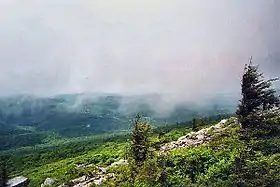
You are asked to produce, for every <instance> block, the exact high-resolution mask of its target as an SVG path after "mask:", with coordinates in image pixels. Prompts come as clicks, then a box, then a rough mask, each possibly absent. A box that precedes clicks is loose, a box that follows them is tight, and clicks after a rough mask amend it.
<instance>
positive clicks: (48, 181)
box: [41, 178, 55, 187]
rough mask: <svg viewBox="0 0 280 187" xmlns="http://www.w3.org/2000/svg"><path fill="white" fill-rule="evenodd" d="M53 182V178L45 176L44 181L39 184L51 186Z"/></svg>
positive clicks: (43, 186)
mask: <svg viewBox="0 0 280 187" xmlns="http://www.w3.org/2000/svg"><path fill="white" fill-rule="evenodd" d="M54 183H55V179H53V178H46V180H45V182H44V183H43V184H41V187H45V186H51V185H53V184H54Z"/></svg>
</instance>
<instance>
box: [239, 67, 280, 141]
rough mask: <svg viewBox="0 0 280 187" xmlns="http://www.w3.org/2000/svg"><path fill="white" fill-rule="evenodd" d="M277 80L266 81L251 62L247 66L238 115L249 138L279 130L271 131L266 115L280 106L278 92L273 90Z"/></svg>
mask: <svg viewBox="0 0 280 187" xmlns="http://www.w3.org/2000/svg"><path fill="white" fill-rule="evenodd" d="M275 80H277V79H270V80H268V81H266V80H264V77H263V74H262V73H260V72H259V69H258V66H253V65H252V63H251V62H250V64H249V65H245V70H244V74H243V77H242V85H241V92H242V99H241V101H240V104H239V106H238V109H237V112H236V114H237V115H238V117H239V120H240V122H241V124H242V127H243V129H245V130H246V134H245V135H246V136H247V137H248V136H261V135H262V134H264V135H268V134H270V133H271V132H273V131H274V130H277V129H275V128H274V129H271V126H270V125H268V124H267V123H266V118H267V116H266V115H265V113H267V112H268V111H270V110H271V109H273V108H274V107H278V106H279V104H280V100H279V97H278V96H276V90H275V89H272V88H271V86H272V82H273V81H275ZM258 130H260V131H259V132H258Z"/></svg>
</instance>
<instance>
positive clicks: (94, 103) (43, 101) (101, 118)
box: [0, 94, 235, 150]
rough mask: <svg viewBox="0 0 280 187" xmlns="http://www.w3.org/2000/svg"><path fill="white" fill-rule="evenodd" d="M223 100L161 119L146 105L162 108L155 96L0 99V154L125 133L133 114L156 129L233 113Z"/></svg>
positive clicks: (178, 108)
mask: <svg viewBox="0 0 280 187" xmlns="http://www.w3.org/2000/svg"><path fill="white" fill-rule="evenodd" d="M217 97H218V96H217ZM223 97H224V98H225V99H224V100H221V101H220V102H214V99H215V98H213V99H211V98H210V99H209V100H207V101H205V103H201V104H200V105H198V106H196V105H195V104H193V103H181V104H180V105H176V106H175V107H174V108H171V110H170V111H169V112H168V113H165V114H164V115H163V114H161V113H160V110H161V109H162V110H163V109H164V108H161V109H159V110H156V108H154V107H153V106H152V105H151V104H149V103H160V102H162V105H163V107H165V106H164V102H163V101H161V99H160V97H159V96H158V95H140V96H130V97H129V96H119V95H104V94H103V95H100V94H73V95H59V96H54V97H51V98H47V97H46V98H41V97H35V96H30V95H21V96H14V97H7V98H0V127H1V128H0V135H1V137H0V150H7V149H11V148H16V147H23V146H33V145H36V144H44V143H48V142H50V141H55V140H58V139H65V138H73V137H81V136H90V135H93V134H95V135H96V134H102V133H112V132H119V131H127V130H129V128H130V119H131V118H132V117H133V116H135V114H136V113H137V112H141V113H142V114H143V115H144V116H145V117H148V118H149V119H150V120H152V122H153V124H155V125H157V126H160V125H163V124H165V123H168V124H173V123H176V122H184V121H188V120H191V119H192V118H194V117H202V118H203V117H209V116H211V115H219V114H220V115H224V114H229V113H232V112H233V111H234V108H235V103H234V102H232V101H231V102H228V101H230V99H231V97H229V96H227V95H223ZM166 108H168V106H167V105H166Z"/></svg>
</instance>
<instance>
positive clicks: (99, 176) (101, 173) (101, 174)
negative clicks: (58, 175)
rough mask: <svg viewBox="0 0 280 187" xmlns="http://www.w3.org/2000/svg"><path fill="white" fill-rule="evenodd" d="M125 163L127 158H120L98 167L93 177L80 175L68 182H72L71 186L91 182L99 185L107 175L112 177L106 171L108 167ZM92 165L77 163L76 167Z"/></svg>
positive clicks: (87, 185)
mask: <svg viewBox="0 0 280 187" xmlns="http://www.w3.org/2000/svg"><path fill="white" fill-rule="evenodd" d="M123 164H127V160H124V159H121V160H119V161H117V162H114V163H112V164H111V165H109V166H107V167H98V171H97V173H96V174H95V175H94V176H93V177H88V176H82V177H79V178H76V179H74V180H71V181H70V183H72V184H73V185H72V186H73V187H90V186H92V185H93V184H96V185H101V184H102V183H103V182H104V181H105V180H106V179H107V178H108V177H114V174H113V173H107V171H108V169H109V168H111V167H114V166H117V165H123ZM90 166H92V165H88V166H86V165H79V166H77V168H80V169H84V168H87V167H90ZM59 187H67V185H66V184H62V185H60V186H59Z"/></svg>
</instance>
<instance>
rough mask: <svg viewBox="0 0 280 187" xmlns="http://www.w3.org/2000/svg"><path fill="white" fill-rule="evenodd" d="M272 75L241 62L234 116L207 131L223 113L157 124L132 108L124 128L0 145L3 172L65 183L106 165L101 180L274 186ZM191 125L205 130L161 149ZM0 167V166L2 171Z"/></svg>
mask: <svg viewBox="0 0 280 187" xmlns="http://www.w3.org/2000/svg"><path fill="white" fill-rule="evenodd" d="M275 80H276V79H271V80H268V81H265V80H264V78H263V76H262V74H261V73H259V70H258V67H257V66H253V65H252V64H251V63H250V64H249V65H246V66H245V71H244V74H243V79H242V90H241V91H242V98H241V100H240V104H239V105H238V109H237V112H236V117H237V119H238V122H237V120H236V119H235V118H229V119H228V120H227V121H226V122H223V123H224V124H223V126H222V125H221V124H222V123H220V124H219V125H220V127H218V130H216V131H214V130H213V127H212V128H211V129H212V130H209V131H207V133H208V134H207V135H205V133H206V132H205V129H206V128H208V127H210V126H213V125H214V124H217V123H218V122H219V121H220V120H221V119H224V118H228V117H229V115H212V116H211V115H209V116H208V117H198V116H195V115H194V116H193V118H192V119H193V120H189V122H185V123H180V122H177V123H176V124H174V125H168V124H166V123H165V125H159V126H155V125H151V124H152V123H151V121H149V120H148V119H147V118H144V117H141V116H139V115H137V116H136V118H135V119H134V120H133V121H132V124H133V127H132V131H131V132H130V131H125V132H114V133H107V134H99V135H96V134H95V135H91V136H81V137H76V138H73V137H72V138H69V137H63V136H61V134H59V133H57V132H53V133H50V132H47V136H45V135H46V134H44V133H43V134H44V136H45V137H44V138H43V140H42V141H41V140H38V141H35V142H37V143H35V144H34V145H33V144H30V145H29V146H26V147H20V148H16V149H15V148H14V149H9V150H6V151H2V152H0V156H1V158H4V160H3V161H4V162H5V163H6V165H7V166H8V168H7V169H8V170H7V172H8V173H9V174H10V176H11V177H12V176H17V175H24V176H27V177H28V178H29V179H30V186H31V187H35V186H36V187H37V186H40V184H42V183H43V182H44V180H45V179H46V178H49V177H51V178H53V179H55V184H54V186H57V185H60V184H62V183H64V184H67V185H68V186H71V185H72V186H73V183H74V182H73V181H72V180H73V179H75V178H78V177H81V176H87V177H89V178H91V177H95V176H97V175H98V171H99V170H98V167H104V168H107V170H106V174H104V176H106V181H105V182H104V183H102V186H136V187H153V186H158V187H159V186H166V187H169V186H172V187H173V186H175V187H176V186H178V187H180V186H190V187H202V186H216V187H219V186H221V187H224V186H229V187H230V186H236V187H247V186H248V187H254V186H279V185H280V165H279V163H280V131H279V129H280V110H279V108H278V107H279V104H280V103H279V98H278V96H276V92H275V90H274V89H273V88H272V87H271V86H272V84H271V83H272V82H273V81H275ZM208 114H211V113H208ZM221 126H222V127H221ZM36 128H37V127H36ZM36 128H35V127H33V126H31V127H30V126H26V128H23V127H21V128H17V131H21V133H22V131H29V133H31V134H32V133H33V135H34V136H36V133H38V131H37V130H36ZM215 128H217V126H215ZM202 129H203V130H202ZM208 129H210V128H208ZM10 130H11V129H10ZM13 130H14V129H13ZM195 132H196V133H204V135H205V137H210V135H211V138H208V139H207V138H206V139H203V138H202V139H203V142H202V143H199V144H195V145H194V144H193V146H181V147H180V148H179V147H175V148H173V149H171V150H170V151H167V152H164V153H162V152H161V148H162V147H163V146H164V145H165V144H166V143H170V142H172V141H176V140H178V138H180V137H182V136H185V135H186V134H188V133H192V134H195ZM6 135H7V134H6ZM199 135H201V136H202V135H203V134H199ZM199 135H197V136H196V137H192V138H193V140H194V139H199V138H198V136H199ZM208 135H209V136H208ZM23 138H25V137H24V136H23ZM31 138H32V136H31ZM32 139H34V137H33V138H32ZM30 141H32V140H30ZM13 142H15V141H13ZM38 142H39V144H38ZM27 145H28V143H27ZM19 146H20V145H19ZM11 147H17V146H11ZM8 148H10V147H8ZM120 159H126V160H127V161H128V162H127V164H121V165H114V166H110V165H111V164H112V163H114V162H116V161H119V160H120ZM2 165H3V164H2ZM108 166H110V167H108ZM1 168H3V167H1ZM1 168H0V174H2V176H5V175H3V173H4V174H5V172H2V173H1V171H5V169H4V170H3V169H2V170H1ZM109 173H111V174H112V173H113V174H114V175H109ZM107 174H108V175H107ZM2 178H3V177H2ZM2 181H3V180H2Z"/></svg>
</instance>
